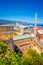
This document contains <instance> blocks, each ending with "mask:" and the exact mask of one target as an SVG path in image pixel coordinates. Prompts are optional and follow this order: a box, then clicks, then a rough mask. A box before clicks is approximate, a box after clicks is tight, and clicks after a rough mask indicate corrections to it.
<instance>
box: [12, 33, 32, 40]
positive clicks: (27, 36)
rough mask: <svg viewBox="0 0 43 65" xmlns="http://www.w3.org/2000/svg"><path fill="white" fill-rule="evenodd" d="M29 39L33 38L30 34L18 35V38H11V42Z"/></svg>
mask: <svg viewBox="0 0 43 65" xmlns="http://www.w3.org/2000/svg"><path fill="white" fill-rule="evenodd" d="M31 37H33V36H32V35H31V34H25V35H18V36H13V40H20V39H25V38H31Z"/></svg>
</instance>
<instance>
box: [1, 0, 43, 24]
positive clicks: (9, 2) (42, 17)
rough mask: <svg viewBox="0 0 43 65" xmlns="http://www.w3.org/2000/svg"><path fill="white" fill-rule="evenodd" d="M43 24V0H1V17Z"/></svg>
mask: <svg viewBox="0 0 43 65" xmlns="http://www.w3.org/2000/svg"><path fill="white" fill-rule="evenodd" d="M36 12H37V17H38V18H37V19H38V20H37V23H41V24H43V0H0V19H6V20H14V21H22V22H29V23H30V22H31V23H34V17H35V13H36Z"/></svg>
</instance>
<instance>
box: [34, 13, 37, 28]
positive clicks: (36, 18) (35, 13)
mask: <svg viewBox="0 0 43 65" xmlns="http://www.w3.org/2000/svg"><path fill="white" fill-rule="evenodd" d="M34 22H35V27H36V26H37V13H35V20H34Z"/></svg>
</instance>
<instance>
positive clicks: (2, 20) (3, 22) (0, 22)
mask: <svg viewBox="0 0 43 65" xmlns="http://www.w3.org/2000/svg"><path fill="white" fill-rule="evenodd" d="M9 23H11V24H16V23H19V24H22V25H27V26H29V25H30V26H34V24H33V23H28V22H21V21H10V20H4V19H0V25H1V24H9ZM37 26H42V27H43V24H37Z"/></svg>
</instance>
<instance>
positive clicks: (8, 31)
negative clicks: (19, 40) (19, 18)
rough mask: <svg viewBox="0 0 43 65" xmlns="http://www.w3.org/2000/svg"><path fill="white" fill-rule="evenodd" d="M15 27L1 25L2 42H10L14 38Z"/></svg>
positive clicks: (0, 36)
mask: <svg viewBox="0 0 43 65" xmlns="http://www.w3.org/2000/svg"><path fill="white" fill-rule="evenodd" d="M12 31H13V25H12V24H5V25H0V40H10V39H11V38H12Z"/></svg>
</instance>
